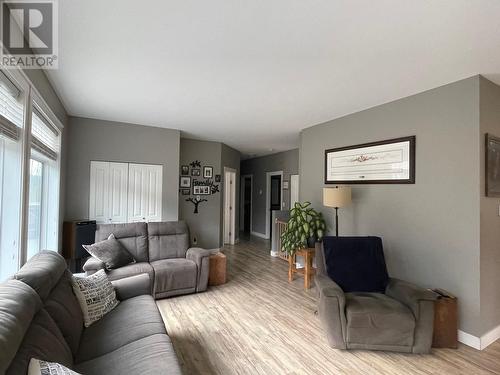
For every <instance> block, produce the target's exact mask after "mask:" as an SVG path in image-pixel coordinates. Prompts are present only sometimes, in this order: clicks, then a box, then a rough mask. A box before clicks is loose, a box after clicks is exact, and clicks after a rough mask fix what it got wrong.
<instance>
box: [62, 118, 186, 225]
mask: <svg viewBox="0 0 500 375" xmlns="http://www.w3.org/2000/svg"><path fill="white" fill-rule="evenodd" d="M67 138H68V140H67V144H66V146H67V173H66V210H65V211H66V215H65V219H66V220H78V219H83V218H87V217H88V214H89V189H90V161H91V160H103V161H117V162H133V163H146V164H161V165H163V196H162V205H163V209H162V216H163V220H177V218H178V209H179V204H178V184H179V176H178V174H179V140H180V132H179V131H178V130H172V129H163V128H156V127H151V126H142V125H134V124H124V123H119V122H112V121H104V120H95V119H89V118H81V117H70V118H69V124H68V131H67Z"/></svg>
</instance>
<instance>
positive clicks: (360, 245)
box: [315, 237, 436, 353]
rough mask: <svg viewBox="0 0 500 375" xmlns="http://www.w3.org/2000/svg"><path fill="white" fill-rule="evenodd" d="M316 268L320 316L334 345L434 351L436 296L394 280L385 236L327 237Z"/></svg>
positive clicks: (319, 252)
mask: <svg viewBox="0 0 500 375" xmlns="http://www.w3.org/2000/svg"><path fill="white" fill-rule="evenodd" d="M316 264H317V275H316V278H315V283H316V288H317V292H318V315H319V318H320V320H321V324H322V325H323V327H324V329H325V331H326V336H327V339H328V342H329V343H330V345H331V346H332V347H334V348H337V349H369V350H389V351H397V352H407V353H428V352H429V351H430V349H431V345H432V334H433V325H434V300H435V299H436V296H435V294H434V293H433V292H431V291H429V290H426V289H423V288H419V287H417V286H415V285H413V284H410V283H407V282H405V281H402V280H398V279H394V278H389V276H388V274H387V269H386V265H385V260H384V253H383V248H382V240H381V239H380V238H378V237H325V238H324V240H323V242H322V243H321V244H317V246H316ZM334 280H335V281H334Z"/></svg>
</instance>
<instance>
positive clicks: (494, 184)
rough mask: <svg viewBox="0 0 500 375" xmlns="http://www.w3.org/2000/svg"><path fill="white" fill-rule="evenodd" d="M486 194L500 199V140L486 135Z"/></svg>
mask: <svg viewBox="0 0 500 375" xmlns="http://www.w3.org/2000/svg"><path fill="white" fill-rule="evenodd" d="M484 148H485V159H484V160H485V163H484V164H485V174H484V177H485V184H484V185H485V194H486V196H487V197H500V138H499V137H495V136H494V135H492V134H489V133H486V135H485V147H484Z"/></svg>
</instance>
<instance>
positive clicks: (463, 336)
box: [458, 326, 500, 350]
mask: <svg viewBox="0 0 500 375" xmlns="http://www.w3.org/2000/svg"><path fill="white" fill-rule="evenodd" d="M498 339H500V326H498V327H495V328H493V329H492V330H490V331H488V332H486V333H485V334H484V335H482V336H481V337H477V336H474V335H471V334H470V333H467V332H464V331H461V330H458V341H460V342H461V343H462V344H465V345H468V346H470V347H472V348H474V349H477V350H483V349H485V348H487V347H488V346H489V345H491V344H493V343H494V342H495V341H497V340H498Z"/></svg>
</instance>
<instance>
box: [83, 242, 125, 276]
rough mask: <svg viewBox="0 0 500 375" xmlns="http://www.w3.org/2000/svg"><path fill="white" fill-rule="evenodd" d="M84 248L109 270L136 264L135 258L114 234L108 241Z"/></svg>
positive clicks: (84, 246)
mask: <svg viewBox="0 0 500 375" xmlns="http://www.w3.org/2000/svg"><path fill="white" fill-rule="evenodd" d="M83 248H84V249H85V250H87V252H88V253H89V254H90V255H92V256H93V257H94V258H96V259H98V260H100V261H101V262H103V263H104V267H105V268H106V269H107V270H112V269H114V268H118V267H123V266H126V265H127V264H130V263H135V259H134V257H133V256H132V255H130V253H129V252H128V251H127V250H126V249H125V248H124V247H123V245H122V244H121V243H120V242H119V241H118V240H117V239H116V238H115V236H114V234H113V233H111V234H110V235H109V237H108V238H107V239H105V240H103V241H99V242H96V243H94V244H92V245H83Z"/></svg>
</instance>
